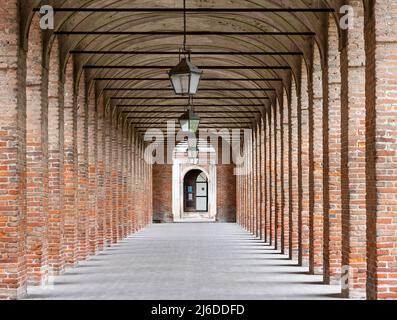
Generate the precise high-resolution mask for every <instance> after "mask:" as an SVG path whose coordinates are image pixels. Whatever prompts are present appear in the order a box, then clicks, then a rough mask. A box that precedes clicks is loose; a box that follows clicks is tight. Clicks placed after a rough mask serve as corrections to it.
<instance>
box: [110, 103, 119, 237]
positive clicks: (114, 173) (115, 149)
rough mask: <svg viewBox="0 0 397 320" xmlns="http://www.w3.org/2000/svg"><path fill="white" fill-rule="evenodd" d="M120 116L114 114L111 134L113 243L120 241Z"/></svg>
mask: <svg viewBox="0 0 397 320" xmlns="http://www.w3.org/2000/svg"><path fill="white" fill-rule="evenodd" d="M117 126H118V115H117V113H116V112H115V111H113V114H112V124H111V132H112V142H111V148H112V154H111V162H110V165H111V168H112V169H111V170H112V183H111V192H112V204H111V211H112V243H117V241H118V240H119V237H118V227H119V216H118V214H119V210H118V207H117V205H118V171H117V165H118V161H119V152H118V147H119V144H118V141H117V137H118V135H117V132H118V127H117Z"/></svg>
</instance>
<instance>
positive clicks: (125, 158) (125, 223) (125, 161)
mask: <svg viewBox="0 0 397 320" xmlns="http://www.w3.org/2000/svg"><path fill="white" fill-rule="evenodd" d="M128 129H129V124H128V123H127V122H125V123H124V129H123V238H125V237H127V235H128V194H127V185H128ZM149 192H150V191H149Z"/></svg>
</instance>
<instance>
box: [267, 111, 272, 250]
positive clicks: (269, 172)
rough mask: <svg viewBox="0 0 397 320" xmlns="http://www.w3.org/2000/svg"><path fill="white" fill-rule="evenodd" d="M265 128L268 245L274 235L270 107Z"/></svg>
mask: <svg viewBox="0 0 397 320" xmlns="http://www.w3.org/2000/svg"><path fill="white" fill-rule="evenodd" d="M266 128H267V143H266V147H267V190H268V191H267V205H268V210H267V229H268V230H267V232H268V241H269V244H270V245H273V244H274V241H273V235H274V225H273V222H274V219H273V214H274V206H273V188H272V187H273V186H272V181H273V180H272V179H273V172H272V171H273V167H272V164H273V162H272V161H273V149H272V145H273V143H272V132H273V128H272V110H271V107H270V108H269V109H268V110H267V113H266Z"/></svg>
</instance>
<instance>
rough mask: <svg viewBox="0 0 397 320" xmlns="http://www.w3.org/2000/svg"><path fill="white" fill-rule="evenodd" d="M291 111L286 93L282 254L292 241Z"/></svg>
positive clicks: (284, 108) (283, 132)
mask: <svg viewBox="0 0 397 320" xmlns="http://www.w3.org/2000/svg"><path fill="white" fill-rule="evenodd" d="M289 109H290V103H289V100H288V96H287V94H286V92H284V101H283V108H282V109H281V111H280V112H282V119H283V120H282V129H281V130H282V135H283V138H282V140H283V142H282V143H283V151H282V152H283V160H282V161H283V169H282V174H283V191H284V192H283V193H284V195H283V199H284V208H283V211H282V214H283V238H282V240H281V241H282V243H284V245H283V246H282V248H281V250H282V253H287V252H289V245H290V239H289V235H290V233H289V224H290V220H289V218H290V206H291V203H290V198H289V197H290V178H289V175H290V135H289V133H290V124H289Z"/></svg>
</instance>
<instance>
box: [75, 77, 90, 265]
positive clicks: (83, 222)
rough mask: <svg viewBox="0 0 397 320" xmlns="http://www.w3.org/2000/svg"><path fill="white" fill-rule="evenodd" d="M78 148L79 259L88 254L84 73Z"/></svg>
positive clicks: (78, 107)
mask: <svg viewBox="0 0 397 320" xmlns="http://www.w3.org/2000/svg"><path fill="white" fill-rule="evenodd" d="M78 86H79V87H78V97H77V150H78V188H77V202H78V239H79V253H78V260H85V259H86V258H87V256H88V247H89V244H88V226H89V224H88V223H89V221H88V219H89V218H88V103H87V94H86V85H85V78H84V75H82V76H81V78H80V82H79V85H78Z"/></svg>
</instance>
